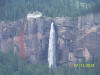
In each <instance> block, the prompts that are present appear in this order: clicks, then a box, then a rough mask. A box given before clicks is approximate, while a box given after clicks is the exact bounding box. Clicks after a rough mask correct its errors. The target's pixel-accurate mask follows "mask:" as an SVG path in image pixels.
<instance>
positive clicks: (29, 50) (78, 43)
mask: <svg viewBox="0 0 100 75" xmlns="http://www.w3.org/2000/svg"><path fill="white" fill-rule="evenodd" d="M52 21H53V22H54V24H55V28H56V59H57V64H62V63H63V62H66V61H72V62H74V61H77V60H80V59H82V58H84V57H85V58H86V60H89V59H88V58H89V57H90V56H99V53H100V50H99V49H100V46H99V44H100V39H99V37H100V14H88V15H86V16H79V17H78V18H70V17H57V18H49V17H43V18H36V19H30V20H27V19H20V20H18V21H16V22H8V23H5V22H0V50H2V51H4V52H6V51H9V50H11V49H12V50H13V52H14V55H16V54H17V55H20V47H19V45H20V44H19V41H18V38H19V34H20V33H21V32H22V27H23V25H25V28H24V37H23V39H24V47H25V58H26V59H27V62H28V63H42V64H45V63H47V57H48V42H49V33H50V24H51V22H52ZM86 50H88V51H86ZM87 52H88V53H87ZM70 53H71V54H70ZM85 54H88V55H89V56H88V55H85ZM69 55H70V56H72V59H71V60H69V58H68V57H69Z"/></svg>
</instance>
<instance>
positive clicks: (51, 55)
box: [48, 22, 56, 68]
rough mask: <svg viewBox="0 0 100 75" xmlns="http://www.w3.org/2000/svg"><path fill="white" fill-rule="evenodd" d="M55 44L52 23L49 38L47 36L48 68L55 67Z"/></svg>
mask: <svg viewBox="0 0 100 75" xmlns="http://www.w3.org/2000/svg"><path fill="white" fill-rule="evenodd" d="M55 50H56V44H55V29H54V23H53V22H52V23H51V29H50V36H49V48H48V64H49V68H52V67H56V55H55Z"/></svg>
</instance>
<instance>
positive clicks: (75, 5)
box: [0, 0, 100, 20]
mask: <svg viewBox="0 0 100 75" xmlns="http://www.w3.org/2000/svg"><path fill="white" fill-rule="evenodd" d="M82 3H85V4H86V5H87V6H88V8H86V7H84V8H82V7H81V6H82ZM96 3H98V5H97V4H96ZM95 4H96V6H95ZM83 6H84V4H83ZM99 6H100V4H99V0H95V1H94V0H0V20H17V19H20V18H23V17H25V16H26V15H27V14H28V13H29V12H33V11H40V12H42V13H43V15H44V16H49V17H61V16H77V15H79V14H80V12H83V10H84V11H86V12H90V11H91V7H92V8H93V9H96V10H97V11H98V10H99V8H98V7H99ZM88 9H89V10H88ZM87 10H88V11H87ZM93 11H94V10H93ZM83 13H84V12H83ZM83 13H82V14H83Z"/></svg>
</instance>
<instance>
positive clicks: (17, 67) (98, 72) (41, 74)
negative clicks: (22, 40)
mask: <svg viewBox="0 0 100 75" xmlns="http://www.w3.org/2000/svg"><path fill="white" fill-rule="evenodd" d="M83 63H84V62H83ZM87 63H90V64H91V63H94V64H95V67H94V68H92V69H91V68H88V69H82V68H81V69H79V68H74V67H73V66H72V67H69V66H68V65H67V64H64V65H60V66H58V67H57V68H54V69H51V70H50V69H48V65H46V64H45V65H40V64H28V63H27V62H26V59H24V60H22V59H21V58H20V57H18V56H14V55H13V54H12V53H10V52H6V53H2V52H0V75H100V59H99V58H95V60H94V61H93V60H91V61H89V62H87Z"/></svg>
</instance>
